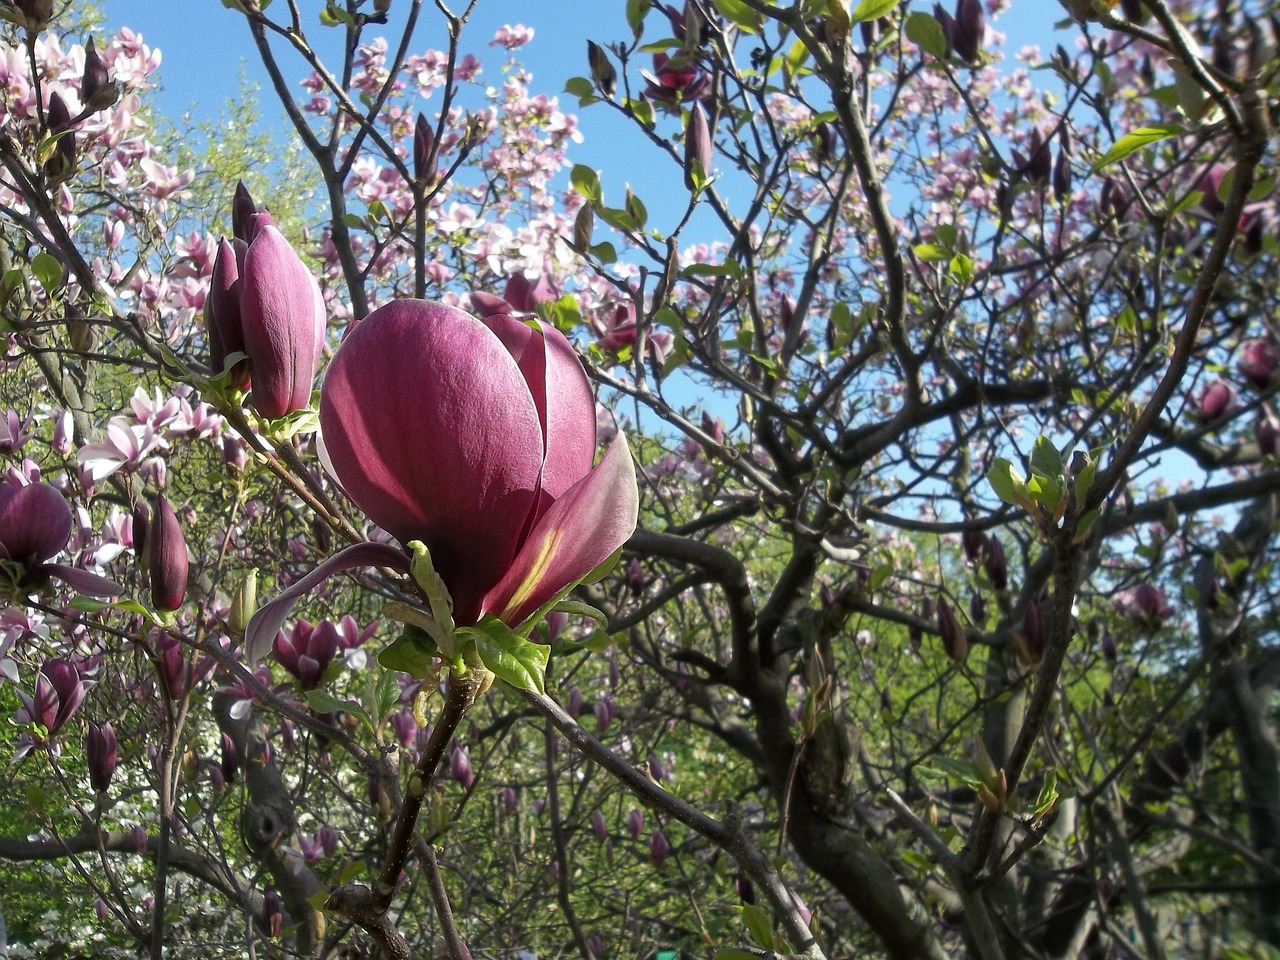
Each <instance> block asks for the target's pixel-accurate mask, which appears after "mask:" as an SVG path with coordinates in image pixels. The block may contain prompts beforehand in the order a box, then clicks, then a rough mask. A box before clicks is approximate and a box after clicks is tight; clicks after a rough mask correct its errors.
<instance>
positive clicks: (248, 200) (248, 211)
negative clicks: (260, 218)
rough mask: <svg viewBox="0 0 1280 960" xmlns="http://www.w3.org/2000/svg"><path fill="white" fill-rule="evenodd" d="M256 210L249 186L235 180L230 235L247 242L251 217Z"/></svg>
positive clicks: (249, 238)
mask: <svg viewBox="0 0 1280 960" xmlns="http://www.w3.org/2000/svg"><path fill="white" fill-rule="evenodd" d="M257 212H258V207H257V205H256V204H255V203H254V202H253V197H251V196H250V195H249V188H248V187H246V186H245V185H244V182H243V181H239V180H238V181H236V192H235V196H234V197H233V198H232V200H231V235H232V236H233V237H235V238H236V239H237V240H239V241H240V242H241V243H245V244H247V243H248V242H249V241H250V240H251V239H252V235H253V217H254V214H256V213H257Z"/></svg>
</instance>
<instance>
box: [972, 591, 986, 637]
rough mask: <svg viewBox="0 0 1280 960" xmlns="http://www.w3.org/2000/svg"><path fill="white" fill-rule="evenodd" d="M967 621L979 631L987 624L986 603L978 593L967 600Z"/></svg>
mask: <svg viewBox="0 0 1280 960" xmlns="http://www.w3.org/2000/svg"><path fill="white" fill-rule="evenodd" d="M969 619H970V620H972V621H973V625H974V626H975V627H977V628H978V629H979V630H981V629H982V625H983V624H985V623H986V622H987V601H986V599H985V598H984V597H983V596H982V594H980V593H975V594H974V595H973V596H972V597H970V598H969Z"/></svg>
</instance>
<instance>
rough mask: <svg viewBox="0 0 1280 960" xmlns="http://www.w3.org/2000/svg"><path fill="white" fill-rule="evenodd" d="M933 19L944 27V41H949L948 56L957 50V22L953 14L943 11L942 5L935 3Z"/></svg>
mask: <svg viewBox="0 0 1280 960" xmlns="http://www.w3.org/2000/svg"><path fill="white" fill-rule="evenodd" d="M933 19H935V20H937V21H938V23H939V25H941V27H942V36H943V39H944V40H946V41H947V56H950V55H951V52H952V51H953V50H955V48H956V21H955V18H954V17H952V16H951V14H949V13H947V11H946V10H944V9H942V4H940V3H935V4H934V5H933Z"/></svg>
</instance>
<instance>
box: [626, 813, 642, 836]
mask: <svg viewBox="0 0 1280 960" xmlns="http://www.w3.org/2000/svg"><path fill="white" fill-rule="evenodd" d="M643 830H644V811H643V810H640V809H635V810H632V811H631V812H630V813H628V814H627V832H628V833H629V834H631V839H632V840H639V839H640V834H641V832H642V831H643Z"/></svg>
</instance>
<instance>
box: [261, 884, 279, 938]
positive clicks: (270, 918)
mask: <svg viewBox="0 0 1280 960" xmlns="http://www.w3.org/2000/svg"><path fill="white" fill-rule="evenodd" d="M262 925H263V926H264V927H265V928H266V931H267V936H268V937H270V938H271V939H272V940H276V939H279V937H280V935H281V934H282V933H283V932H284V913H283V911H282V909H281V905H280V895H279V894H278V893H276V892H275V890H273V889H272V888H271V887H267V889H266V890H265V891H263V894H262Z"/></svg>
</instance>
